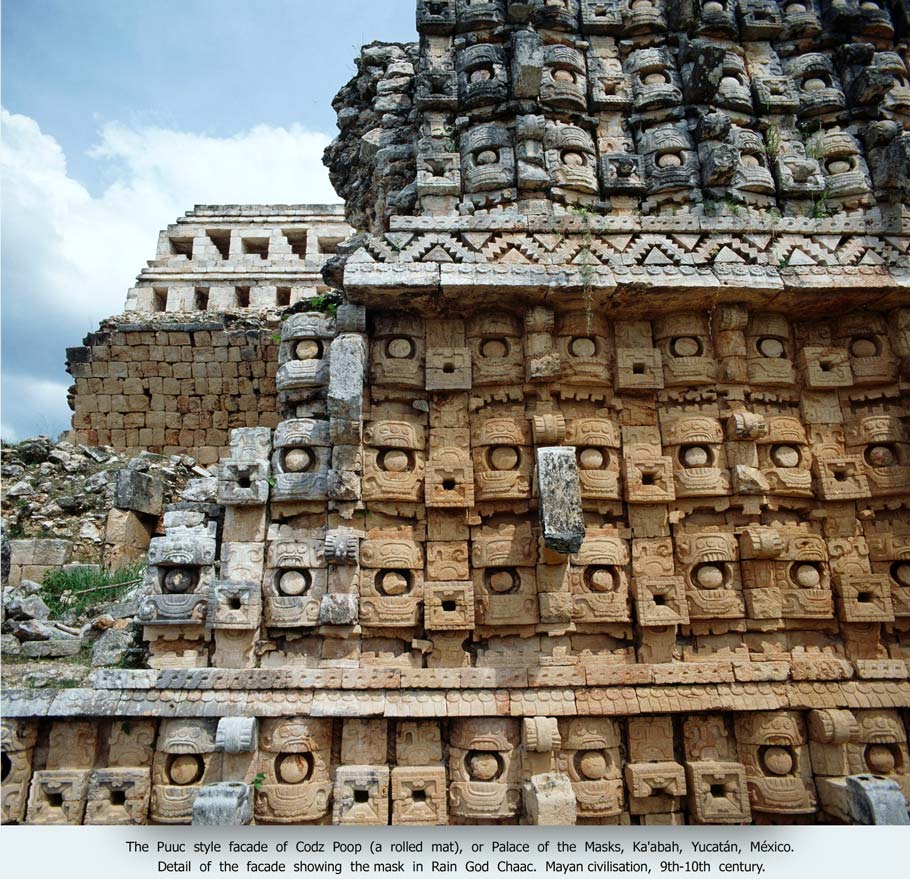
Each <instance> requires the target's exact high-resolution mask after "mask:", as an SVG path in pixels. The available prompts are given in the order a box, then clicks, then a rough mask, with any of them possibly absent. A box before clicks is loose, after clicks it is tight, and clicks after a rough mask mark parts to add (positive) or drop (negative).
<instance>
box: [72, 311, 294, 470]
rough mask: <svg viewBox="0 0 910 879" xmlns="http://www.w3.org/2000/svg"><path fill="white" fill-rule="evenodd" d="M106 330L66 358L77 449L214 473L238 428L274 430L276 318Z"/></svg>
mask: <svg viewBox="0 0 910 879" xmlns="http://www.w3.org/2000/svg"><path fill="white" fill-rule="evenodd" d="M193 317H195V320H193V319H192V317H191V316H189V315H186V316H183V319H181V318H180V317H177V318H174V319H170V320H169V319H159V320H156V321H152V320H150V319H145V320H143V319H142V317H141V316H139V315H135V316H134V315H127V316H124V317H122V318H112V319H110V320H107V321H105V322H104V323H103V324H102V326H101V329H100V330H99V331H97V332H95V333H91V334H89V335H88V336H87V337H86V339H85V344H84V345H83V346H82V347H80V348H70V349H68V350H67V358H68V370H69V372H70V374H71V375H72V376H73V378H74V380H75V384H74V386H73V388H72V390H71V393H70V405H71V407H72V408H73V412H74V414H73V432H74V437H75V440H76V441H77V442H80V443H85V444H87V445H91V446H113V447H114V448H115V449H117V450H120V451H123V452H125V453H128V454H137V453H138V452H139V451H141V450H146V451H151V452H156V453H159V454H164V455H176V454H190V455H192V456H193V457H195V458H196V460H197V461H199V462H200V463H201V464H212V463H214V462H216V461H217V460H218V458H219V456H220V455H222V454H224V453H225V452H226V450H227V447H228V438H229V432H230V430H231V429H232V428H235V427H259V426H264V427H274V426H275V425H277V423H278V397H277V393H276V390H275V373H276V372H277V368H278V367H277V364H276V362H275V361H276V357H277V351H278V345H277V343H276V341H275V339H274V338H273V337H274V336H275V335H276V333H277V332H278V329H279V327H280V325H281V321H280V319H279V317H278V316H277V314H275V313H272V314H271V315H270V316H269V315H263V316H260V317H253V316H250V317H246V318H243V319H240V320H231V321H228V320H226V319H225V318H223V317H221V318H219V317H218V316H216V315H212V314H198V315H195V316H193Z"/></svg>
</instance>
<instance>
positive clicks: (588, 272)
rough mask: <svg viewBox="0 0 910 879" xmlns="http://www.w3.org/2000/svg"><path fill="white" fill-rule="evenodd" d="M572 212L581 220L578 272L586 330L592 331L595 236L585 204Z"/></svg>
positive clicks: (595, 262)
mask: <svg viewBox="0 0 910 879" xmlns="http://www.w3.org/2000/svg"><path fill="white" fill-rule="evenodd" d="M572 213H573V214H574V215H575V216H576V217H578V218H579V219H580V220H581V229H582V235H581V247H580V248H579V251H578V256H579V258H580V261H579V263H578V274H579V277H580V278H581V298H582V302H583V303H584V308H585V332H586V333H590V332H591V324H592V322H593V320H594V267H595V266H596V265H597V259H596V258H595V256H594V236H593V234H592V232H591V214H590V212H589V211H588V209H587V208H585V207H584V206H583V205H576V206H575V207H573V208H572Z"/></svg>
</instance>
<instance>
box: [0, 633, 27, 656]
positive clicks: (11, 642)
mask: <svg viewBox="0 0 910 879" xmlns="http://www.w3.org/2000/svg"><path fill="white" fill-rule="evenodd" d="M21 652H22V645H21V644H20V643H19V639H18V638H17V637H16V636H15V635H0V653H2V654H3V655H4V656H19V654H20V653H21Z"/></svg>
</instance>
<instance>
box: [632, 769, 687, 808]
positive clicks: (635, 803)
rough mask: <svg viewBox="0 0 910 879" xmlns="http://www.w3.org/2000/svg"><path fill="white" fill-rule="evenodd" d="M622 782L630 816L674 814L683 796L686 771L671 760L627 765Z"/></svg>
mask: <svg viewBox="0 0 910 879" xmlns="http://www.w3.org/2000/svg"><path fill="white" fill-rule="evenodd" d="M625 778H626V786H627V787H628V789H629V811H630V812H631V813H632V814H633V815H653V814H658V813H662V812H676V811H678V810H679V808H680V801H681V799H682V797H684V796H685V794H686V775H685V769H684V768H683V767H682V766H681V765H680V764H679V763H677V762H675V761H673V760H667V761H663V762H655V763H627V764H626V766H625Z"/></svg>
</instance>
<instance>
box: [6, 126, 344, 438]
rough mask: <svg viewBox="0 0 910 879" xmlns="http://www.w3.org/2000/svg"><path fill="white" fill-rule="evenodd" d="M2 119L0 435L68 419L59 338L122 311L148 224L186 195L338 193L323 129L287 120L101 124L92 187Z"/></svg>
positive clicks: (260, 197)
mask: <svg viewBox="0 0 910 879" xmlns="http://www.w3.org/2000/svg"><path fill="white" fill-rule="evenodd" d="M0 122H2V142H0V174H2V178H3V192H2V206H3V244H2V246H3V342H4V348H3V351H4V353H3V359H4V374H3V391H4V395H3V396H4V419H3V425H4V436H9V435H10V434H15V435H17V436H19V437H20V438H21V437H22V436H26V435H28V434H29V433H33V432H35V431H38V430H42V429H44V430H46V429H47V425H48V424H50V425H53V426H54V429H63V428H65V427H66V425H67V423H68V421H69V410H68V409H67V407H66V393H65V390H66V387H67V385H68V384H69V382H70V380H69V377H68V376H67V375H66V374H65V373H64V372H63V369H62V366H61V364H62V363H63V361H64V359H65V355H64V348H65V347H67V346H75V345H79V344H80V343H81V341H82V337H83V336H84V335H85V333H86V332H90V331H91V330H93V329H94V328H95V327H96V325H97V323H98V322H99V321H100V320H101V319H102V318H104V317H107V316H109V315H111V314H117V313H119V312H120V311H121V310H122V308H123V302H124V300H125V298H126V291H127V289H128V288H129V287H130V286H132V282H133V279H134V278H135V276H136V275H137V274H138V272H139V270H140V269H141V268H142V266H143V265H145V262H146V260H148V259H150V258H152V257H153V256H154V253H155V247H156V242H157V234H158V231H159V230H160V229H163V228H164V227H165V226H167V225H168V224H169V223H172V222H174V220H175V219H176V218H177V217H178V216H180V215H182V214H183V213H184V212H185V211H187V210H190V209H191V208H192V207H193V205H195V204H218V203H262V204H268V203H284V204H287V203H294V202H311V203H320V202H334V201H338V198H337V196H336V195H335V193H334V191H333V190H332V187H331V185H330V183H329V181H328V174H327V172H326V171H325V169H324V168H323V166H322V151H323V149H324V148H325V146H326V145H327V144H328V142H329V137H328V136H326V135H324V134H321V133H318V132H311V131H306V130H305V129H303V128H301V127H300V126H296V125H295V126H291V127H290V128H275V127H272V126H268V125H259V126H256V127H255V128H253V129H251V130H249V131H244V132H240V133H238V134H236V135H234V136H232V137H211V136H208V135H205V134H196V133H192V132H182V131H171V130H167V129H163V128H152V127H130V126H126V125H123V124H120V123H116V122H115V123H110V124H107V125H105V126H104V127H102V128H101V130H100V132H99V141H98V143H97V145H96V146H95V147H93V149H92V150H91V152H90V153H89V155H90V156H91V157H92V158H93V159H94V160H96V161H97V162H99V163H102V165H103V170H104V172H105V174H104V179H109V180H111V181H112V182H111V184H110V185H109V186H108V187H107V188H106V189H105V190H104V191H103V192H102V193H100V194H99V195H97V196H93V195H92V194H91V193H90V192H89V191H88V190H87V189H86V188H85V187H84V186H83V185H82V184H81V183H79V182H78V181H77V180H74V179H73V178H72V177H70V176H69V174H68V172H67V165H66V157H65V156H64V154H63V150H62V149H61V148H60V145H59V144H58V143H57V141H56V140H55V139H54V138H53V137H51V136H49V135H47V134H45V133H43V132H42V131H41V129H40V128H39V126H38V125H37V123H36V122H35V121H34V120H33V119H31V118H29V117H28V116H22V115H14V114H11V113H8V112H7V111H6V110H5V109H4V110H2V120H0ZM35 382H44V385H42V386H41V387H42V391H41V393H35V390H36V384H35ZM7 431H9V433H7Z"/></svg>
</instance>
